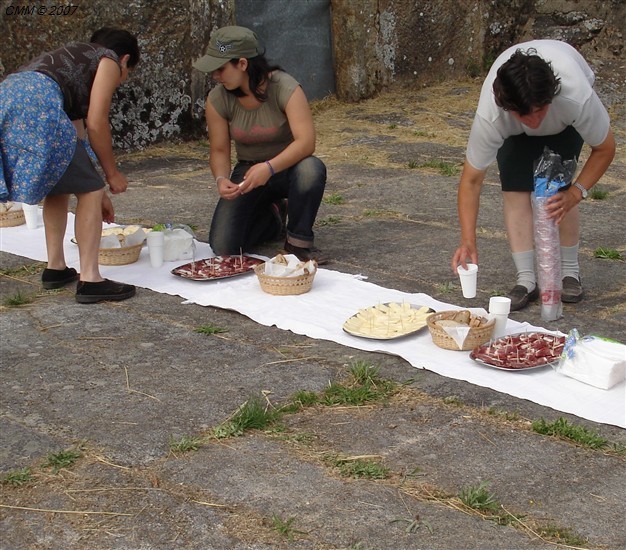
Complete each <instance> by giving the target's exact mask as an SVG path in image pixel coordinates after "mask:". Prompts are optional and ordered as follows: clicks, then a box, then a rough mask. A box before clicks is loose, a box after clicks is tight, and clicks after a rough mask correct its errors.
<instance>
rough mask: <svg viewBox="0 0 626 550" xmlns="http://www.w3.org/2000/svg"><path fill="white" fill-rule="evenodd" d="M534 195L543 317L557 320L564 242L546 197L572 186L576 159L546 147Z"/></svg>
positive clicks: (538, 166) (560, 313)
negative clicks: (562, 157)
mask: <svg viewBox="0 0 626 550" xmlns="http://www.w3.org/2000/svg"><path fill="white" fill-rule="evenodd" d="M534 168H535V170H534V192H533V194H532V207H533V223H534V238H535V254H536V256H537V278H538V283H539V288H540V289H541V318H542V319H543V320H544V321H556V320H557V319H560V318H561V317H562V316H563V306H562V304H561V291H562V290H563V281H562V279H561V244H560V238H559V228H558V226H557V225H556V223H555V222H554V220H552V219H550V218H548V212H547V211H546V202H547V200H548V199H549V198H550V197H552V196H553V195H555V194H556V193H557V192H558V191H559V189H561V188H563V187H565V186H567V185H569V184H570V183H571V181H572V179H573V177H574V173H575V172H576V159H571V160H566V161H562V160H561V156H560V155H559V154H557V153H554V152H553V151H551V150H550V149H549V148H547V147H546V148H545V149H544V151H543V154H542V155H541V157H539V158H538V159H537V160H536V161H535V167H534Z"/></svg>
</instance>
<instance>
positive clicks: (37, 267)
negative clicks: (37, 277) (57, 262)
mask: <svg viewBox="0 0 626 550" xmlns="http://www.w3.org/2000/svg"><path fill="white" fill-rule="evenodd" d="M45 265H46V264H34V265H23V266H21V267H8V268H6V269H0V275H4V276H5V277H16V278H19V277H26V276H29V275H34V274H35V273H37V272H38V271H41V270H42V267H43V266H45Z"/></svg>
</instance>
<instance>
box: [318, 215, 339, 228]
mask: <svg viewBox="0 0 626 550" xmlns="http://www.w3.org/2000/svg"><path fill="white" fill-rule="evenodd" d="M338 223H341V218H340V217H339V216H326V217H325V218H322V219H320V220H316V222H315V225H318V226H319V227H324V226H327V225H337V224H338Z"/></svg>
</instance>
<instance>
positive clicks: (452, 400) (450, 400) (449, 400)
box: [443, 395, 463, 407]
mask: <svg viewBox="0 0 626 550" xmlns="http://www.w3.org/2000/svg"><path fill="white" fill-rule="evenodd" d="M443 402H444V403H445V404H446V405H455V406H457V407H461V406H463V401H461V398H460V397H459V396H458V395H448V396H447V397H444V398H443Z"/></svg>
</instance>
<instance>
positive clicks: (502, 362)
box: [470, 332, 565, 372]
mask: <svg viewBox="0 0 626 550" xmlns="http://www.w3.org/2000/svg"><path fill="white" fill-rule="evenodd" d="M564 346H565V336H558V335H556V334H550V333H547V332H521V333H518V334H509V335H507V336H503V337H502V338H498V339H496V340H491V341H489V342H486V343H485V344H482V345H481V346H478V347H477V348H474V349H473V350H472V351H471V352H470V358H472V359H473V360H474V361H477V362H478V363H481V364H483V365H486V366H488V367H491V368H494V369H500V370H508V371H516V372H519V371H525V370H529V369H537V368H541V367H546V366H549V365H552V364H553V363H555V362H556V361H558V360H559V358H560V357H561V353H563V348H564Z"/></svg>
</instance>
